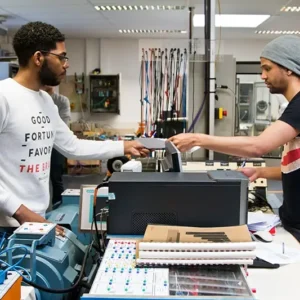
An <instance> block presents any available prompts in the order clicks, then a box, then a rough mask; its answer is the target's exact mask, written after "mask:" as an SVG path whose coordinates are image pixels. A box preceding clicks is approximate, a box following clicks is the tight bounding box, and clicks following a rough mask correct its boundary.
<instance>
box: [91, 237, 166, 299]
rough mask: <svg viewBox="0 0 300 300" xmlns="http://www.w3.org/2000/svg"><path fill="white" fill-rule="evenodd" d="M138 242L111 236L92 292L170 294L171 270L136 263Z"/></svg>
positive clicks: (106, 293) (128, 294)
mask: <svg viewBox="0 0 300 300" xmlns="http://www.w3.org/2000/svg"><path fill="white" fill-rule="evenodd" d="M135 253H136V242H135V241H133V240H110V241H109V243H108V246H107V249H106V251H105V255H104V257H103V260H102V263H101V265H100V267H99V270H98V273H97V275H96V277H95V280H94V283H93V285H92V288H91V291H90V294H92V295H97V296H99V295H107V296H109V295H111V296H113V295H114V296H116V295H118V296H121V295H122V296H126V295H127V296H130V295H132V296H133V295H134V296H143V295H144V296H168V295H169V270H168V269H164V268H161V269H153V268H136V267H135Z"/></svg>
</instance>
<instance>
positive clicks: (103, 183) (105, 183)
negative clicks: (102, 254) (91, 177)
mask: <svg viewBox="0 0 300 300" xmlns="http://www.w3.org/2000/svg"><path fill="white" fill-rule="evenodd" d="M107 184H108V181H104V182H102V183H100V184H99V185H97V187H96V188H95V190H94V203H93V223H94V224H95V229H96V235H97V237H96V239H97V243H98V247H99V248H100V249H101V243H100V239H99V230H98V225H97V215H96V204H97V195H98V190H99V189H100V188H102V187H105V186H107ZM92 226H93V224H92ZM101 228H102V225H101Z"/></svg>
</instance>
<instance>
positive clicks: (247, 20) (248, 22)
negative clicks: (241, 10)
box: [193, 14, 270, 28]
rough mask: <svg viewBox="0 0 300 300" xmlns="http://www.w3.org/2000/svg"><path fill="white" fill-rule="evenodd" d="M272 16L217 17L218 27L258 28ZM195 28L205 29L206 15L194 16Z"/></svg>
mask: <svg viewBox="0 0 300 300" xmlns="http://www.w3.org/2000/svg"><path fill="white" fill-rule="evenodd" d="M269 17H270V15H216V18H215V24H216V27H236V28H256V27H257V26H259V25H260V24H261V23H263V22H264V21H266V20H267V19H268V18H269ZM193 23H194V27H204V24H205V17H204V15H198V14H196V15H194V19H193Z"/></svg>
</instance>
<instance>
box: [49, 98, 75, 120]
mask: <svg viewBox="0 0 300 300" xmlns="http://www.w3.org/2000/svg"><path fill="white" fill-rule="evenodd" d="M51 97H52V99H53V102H54V104H55V105H56V106H57V107H58V113H59V116H60V117H61V119H62V120H63V121H64V122H65V123H66V124H69V122H70V121H71V108H70V100H69V99H68V98H67V97H65V96H63V95H60V94H55V93H54V94H52V95H51Z"/></svg>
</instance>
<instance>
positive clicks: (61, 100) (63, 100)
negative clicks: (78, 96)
mask: <svg viewBox="0 0 300 300" xmlns="http://www.w3.org/2000/svg"><path fill="white" fill-rule="evenodd" d="M52 99H53V101H54V103H55V104H56V105H58V104H69V103H70V100H69V98H67V97H66V96H63V95H61V94H53V95H52Z"/></svg>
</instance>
